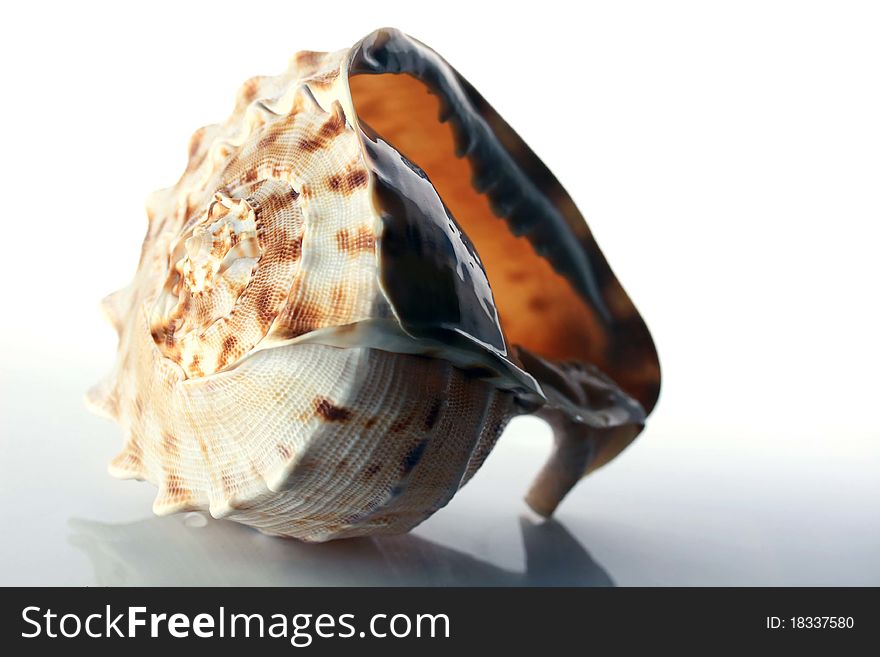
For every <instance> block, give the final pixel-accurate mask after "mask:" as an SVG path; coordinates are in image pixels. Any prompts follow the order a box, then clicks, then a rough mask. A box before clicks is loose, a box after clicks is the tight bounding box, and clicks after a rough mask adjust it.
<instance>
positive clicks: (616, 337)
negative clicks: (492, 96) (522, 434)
mask: <svg viewBox="0 0 880 657" xmlns="http://www.w3.org/2000/svg"><path fill="white" fill-rule="evenodd" d="M342 73H343V74H344V75H346V76H348V78H351V77H352V76H355V75H362V74H365V75H379V74H384V73H396V74H406V75H410V76H412V77H414V78H416V79H418V80H419V81H421V82H422V83H423V84H425V85H426V86H427V87H428V89H429V90H430V91H431V92H432V93H433V94H434V95H436V96H437V97H438V98H439V100H440V106H441V115H440V117H439V120H440V121H441V122H443V121H448V122H449V124H450V125H451V127H452V130H453V134H454V137H455V142H456V148H457V152H456V153H455V154H456V156H457V157H467V158H468V160H469V161H470V163H471V165H472V167H473V173H474V176H473V179H472V185H473V186H474V188H475V189H476V191H478V192H480V193H482V194H485V195H486V196H487V197H488V199H489V201H490V204H491V206H492V210H493V212H494V213H495V214H496V215H498V216H499V217H501V218H502V219H504V220H505V221H506V223H507V227H508V229H509V230H510V231H511V232H512V233H513V234H515V235H517V236H523V237H525V238H526V239H527V240H528V241H529V242H530V243H531V245H532V246H533V248H534V250H535V251H536V252H537V253H538V255H539V256H541V257H542V258H544V259H546V260H547V261H548V262H549V263H550V264H551V265H552V267H553V268H554V269H555V270H556V272H557V273H559V274H560V275H562V276H563V277H564V278H566V279H567V280H568V281H569V283H571V285H572V287H573V288H574V289H575V290H576V291H577V293H578V295H579V296H580V297H581V299H582V300H583V301H584V303H585V304H587V305H588V307H589V308H590V310H591V311H592V313H593V314H594V316H595V318H596V321H597V322H598V324H599V326H600V327H601V329H600V330H601V332H602V333H603V336H604V338H605V339H606V340H607V347H606V348H605V349H604V352H603V353H601V354H598V356H599V358H597V359H595V360H593V359H590V361H591V362H596V364H597V365H599V366H600V367H601V369H602V371H604V372H605V373H606V374H607V375H608V376H610V378H611V379H613V380H614V381H616V382H617V383H618V384H619V385H620V387H621V389H622V390H624V391H625V392H626V393H628V394H629V395H630V396H631V397H632V398H634V399H635V400H637V401H638V402H639V403H640V404H641V406H642V407H643V409H644V411H645V415H647V414H649V413H650V412H651V410H652V409H653V407H654V405H655V404H656V401H657V398H658V396H659V391H660V364H659V359H658V356H657V351H656V348H655V346H654V342H653V340H652V338H651V335H650V332H649V331H648V328H647V326H646V325H645V322H644V320H643V319H642V317H641V315H640V314H639V312H638V310H637V309H636V308H635V306H634V304H633V303H632V301H631V300H630V298H629V297H628V295H627V294H626V292H625V291H624V290H623V288H622V286H620V284H619V283H618V281H617V279H616V277H615V276H614V273H613V272H612V270H611V268H610V266H609V265H608V262H607V260H606V259H605V257H604V255H603V254H602V252H601V250H600V249H599V247H598V245H597V244H596V241H595V239H594V238H593V236H592V233H591V231H590V229H589V227H588V226H587V223H586V221H585V220H584V218H583V216H582V215H581V214H580V212H579V211H578V210H577V208H576V206H575V204H574V202H573V201H572V199H571V197H570V196H569V195H568V193H567V192H566V191H565V190H564V188H563V187H562V185H561V184H560V183H559V181H558V180H557V179H556V178H555V177H554V176H553V174H552V173H551V172H550V171H549V169H548V168H547V167H546V166H545V165H544V164H543V162H542V161H541V160H540V159H539V158H538V157H537V155H535V153H534V152H533V151H532V150H531V149H530V148H529V147H528V145H526V144H525V142H523V140H522V139H521V138H520V137H519V136H518V135H517V134H516V132H514V131H513V129H512V128H510V126H509V125H508V124H507V123H506V122H505V121H504V120H503V119H502V118H501V117H500V116H499V115H498V114H497V113H496V112H495V111H494V110H493V109H492V107H491V106H490V105H489V104H488V103H487V102H486V101H485V99H483V97H482V96H481V95H480V94H479V93H478V92H477V91H476V90H475V89H474V88H473V86H471V85H470V83H468V82H467V80H465V79H464V78H463V77H462V76H461V75H460V74H459V73H458V72H457V71H455V69H454V68H453V67H452V66H450V65H449V64H448V63H447V62H446V61H445V60H444V59H443V58H442V57H441V56H440V55H438V54H437V53H436V52H434V51H433V50H432V49H430V48H429V47H427V46H425V45H424V44H422V43H421V42H419V41H417V40H416V39H413V38H411V37H409V36H407V35H406V34H404V33H403V32H401V31H399V30H396V29H393V28H383V29H379V30H377V31H375V32H373V33H371V34H370V35H368V36H366V37H365V38H364V39H362V40H361V41H359V42H358V43H357V44H356V45H355V46H354V47H353V48H352V49H351V51H350V52H349V54H348V57H347V60H346V62H345V63H344V65H343V67H342ZM351 107H352V109H353V116H351V117H349V118H350V119H352V124H353V125H355V126H356V128H357V129H359V131H360V134H361V143H362V146H363V150H364V154H365V156H366V157H365V159H366V160H367V163H368V165H369V166H371V168H372V173H373V182H374V185H373V191H374V204H375V206H376V208H377V210H378V211H379V214H380V215H381V217H382V223H383V234H382V236H381V239H380V240H379V245H378V246H379V251H380V253H379V264H380V271H381V278H382V286H383V290H384V291H385V293H386V296H387V298H388V301H389V302H390V305H391V306H392V308H393V311H394V313H395V316H396V317H397V318H398V319H399V321H400V322H401V325H402V327H403V328H404V330H405V331H407V332H409V333H411V334H413V335H415V336H419V335H425V334H427V333H429V332H430V331H432V330H434V328H436V327H445V328H450V327H452V328H458V329H460V330H461V331H462V332H464V333H467V334H469V335H470V336H471V337H472V338H473V339H474V340H475V343H479V344H482V345H485V346H486V347H487V348H488V349H489V350H490V351H493V350H494V352H495V355H496V356H497V357H499V358H502V359H505V360H507V361H508V362H510V363H515V362H516V360H517V357H516V355H515V354H512V353H510V351H509V348H508V346H509V345H508V344H507V343H506V342H505V338H504V335H503V332H502V331H501V327H500V323H499V321H498V315H497V311H496V309H495V306H494V302H493V300H492V296H491V290H488V284H486V288H485V290H486V291H484V289H483V282H484V280H485V272H481V274H482V275H481V276H480V275H475V276H471V277H468V276H466V275H465V276H460V279H461V280H460V281H456V280H453V277H451V276H449V275H448V273H447V272H450V271H451V272H459V273H460V272H461V271H462V267H463V266H469V265H470V264H471V263H475V265H476V266H475V269H481V268H482V264H481V263H480V262H479V255H478V254H477V252H476V250H475V249H474V248H473V247H472V246H471V245H470V243H469V240H468V237H467V235H465V234H464V233H461V229H460V228H458V226H457V224H456V222H455V219H454V218H453V217H452V215H451V213H450V212H449V211H448V209H447V208H446V207H445V205H444V204H443V201H442V199H440V197H439V195H438V194H437V191H436V190H435V189H434V188H433V186H432V185H431V183H430V181H429V180H428V178H427V176H426V175H425V173H424V172H423V171H421V169H419V167H418V166H417V162H416V163H412V162H410V161H408V160H407V158H406V157H404V156H403V155H401V154H400V153H399V152H398V151H397V150H396V149H395V148H394V146H393V145H392V144H390V143H388V142H387V141H386V140H385V139H384V138H383V137H381V136H379V135H377V134H376V132H375V131H374V130H372V129H371V127H370V126H368V125H366V124H365V123H364V122H363V121H362V120H360V119H359V118H358V117H357V107H356V106H355V102H354V100H353V99H352V104H351ZM425 208H430V209H429V210H428V211H426V210H425ZM401 216H403V217H404V219H401ZM447 220H448V225H449V226H450V227H453V228H452V229H451V230H447V231H445V232H446V234H445V235H443V234H440V233H442V232H443V231H439V233H438V232H435V227H437V226H442V225H446V223H447ZM426 227H427V228H426ZM450 233H453V234H450ZM455 242H460V243H461V244H462V245H464V246H463V248H460V249H454V248H449V244H450V243H455ZM441 246H445V248H440V247H441ZM408 250H409V251H408ZM413 253H416V254H418V256H417V257H413V256H412V254H413ZM408 254H409V257H408ZM444 269H445V270H446V271H444ZM414 279H417V280H418V282H419V285H415V286H413V285H411V283H412V281H413V280H414ZM423 283H424V284H425V285H426V286H427V287H426V288H423V287H421V286H422V284H423ZM468 285H470V286H471V287H472V288H473V289H470V290H468V289H466V288H467V287H468ZM395 286H397V287H395ZM416 288H418V291H417V293H413V290H414V289H416ZM425 290H427V292H425ZM456 295H457V298H456ZM517 367H518V368H519V369H522V363H518V364H517ZM526 369H527V368H526Z"/></svg>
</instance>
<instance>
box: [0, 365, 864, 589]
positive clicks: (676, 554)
mask: <svg viewBox="0 0 880 657" xmlns="http://www.w3.org/2000/svg"><path fill="white" fill-rule="evenodd" d="M49 353H51V352H47V353H46V355H48V354H49ZM56 356H57V358H53V359H51V360H52V361H53V362H55V363H57V364H58V367H57V368H56V367H54V366H53V367H51V368H47V369H44V370H41V369H37V370H36V371H34V370H33V368H30V369H28V368H24V367H22V368H15V369H13V370H7V371H4V379H3V389H2V399H3V404H4V405H3V415H4V426H3V444H2V450H3V472H2V476H3V480H4V490H5V491H11V494H9V493H7V494H5V495H4V496H3V498H2V510H3V518H4V519H3V522H4V528H3V533H4V540H3V541H0V583H2V584H7V585H8V584H19V585H32V584H53V585H56V584H72V585H158V584H181V585H195V584H205V585H225V584H229V585H245V584H254V585H297V584H300V585H305V584H311V585H323V584H326V585H339V584H357V585H361V584H362V585H380V584H384V585H411V584H428V585H435V584H436V585H455V584H458V585H532V584H554V585H669V584H682V585H709V584H722V585H745V584H756V585H777V584H794V585H801V584H817V585H859V584H874V585H877V584H880V560H878V555H880V530H878V526H880V522H878V500H880V480H878V477H877V473H878V471H880V468H878V466H880V450H878V445H877V442H876V440H873V439H872V438H871V437H870V436H867V435H866V436H858V435H856V434H854V433H850V434H849V435H845V434H839V435H837V436H834V439H833V440H825V439H824V438H822V437H810V436H809V435H792V436H781V435H775V436H774V435H772V434H763V435H762V434H760V433H755V434H754V435H747V434H743V433H737V432H735V431H730V430H725V429H724V428H723V427H716V428H715V429H714V433H710V432H709V431H706V432H705V433H702V434H701V433H700V432H698V431H696V430H694V429H690V431H689V432H688V433H684V432H683V431H682V430H681V429H680V428H676V426H677V425H678V423H676V422H671V421H670V420H669V415H670V414H671V411H670V412H669V413H667V412H666V411H665V410H664V405H663V404H661V406H660V407H659V410H658V413H657V415H656V417H655V418H654V422H653V423H652V424H651V425H650V427H649V429H648V430H647V432H646V433H645V434H644V435H643V436H642V437H641V438H639V439H638V440H637V441H636V442H635V443H634V444H633V446H632V447H630V448H629V449H628V450H626V451H625V452H624V453H623V454H622V455H621V456H620V457H619V458H618V459H617V460H616V461H614V462H613V463H611V464H610V465H608V466H607V467H606V468H604V469H603V470H600V471H599V472H597V473H596V474H595V475H594V476H591V477H589V478H587V479H585V480H584V481H583V482H581V483H580V484H579V486H578V487H577V488H576V489H575V490H574V492H573V493H572V494H571V495H570V496H569V497H568V498H567V499H566V500H565V501H564V503H563V505H562V506H561V508H560V509H559V512H558V516H557V519H556V521H554V522H552V523H544V524H542V523H540V522H537V521H535V520H533V519H532V518H531V516H529V514H528V511H527V509H526V507H525V506H524V504H523V503H522V502H521V499H520V498H521V496H522V494H523V492H524V491H525V489H526V486H527V484H528V482H529V478H530V477H531V476H532V475H533V474H534V473H535V472H536V470H537V468H538V465H539V463H540V462H541V459H542V458H543V457H544V455H545V453H546V450H547V449H548V447H549V440H550V437H549V430H548V429H547V428H546V427H545V425H544V424H543V423H542V422H540V421H539V420H536V419H532V418H521V419H519V420H516V421H515V422H514V423H513V424H512V425H511V427H510V428H509V429H508V431H507V432H506V433H505V435H504V436H503V437H502V440H501V442H500V444H499V446H498V448H497V449H496V451H495V452H494V453H493V454H492V456H491V457H490V458H489V461H488V463H487V464H486V466H485V467H484V468H483V470H481V471H480V472H479V473H478V475H477V476H476V477H475V479H474V480H473V481H472V482H471V483H470V484H469V485H468V486H467V487H465V488H464V489H463V490H462V491H461V492H460V493H459V494H458V495H457V496H456V497H455V498H454V499H453V501H452V503H451V504H450V505H449V506H448V507H446V508H445V509H443V510H441V511H440V512H438V513H437V514H436V515H435V516H433V517H432V518H431V519H430V520H428V521H427V522H425V523H424V524H422V525H421V526H420V527H418V528H417V529H416V530H415V531H414V532H413V533H412V534H411V535H408V536H402V537H392V538H376V539H357V540H352V541H344V542H336V543H329V544H322V545H307V544H303V543H299V542H297V541H293V540H285V539H278V538H271V537H267V536H263V535H261V534H259V533H258V532H256V531H253V530H251V529H249V528H246V527H243V526H239V525H236V524H233V523H230V522H226V521H217V520H213V519H208V520H206V519H205V516H202V515H200V514H189V515H180V516H173V517H166V518H155V517H150V512H149V509H150V504H151V501H152V496H153V494H154V491H153V488H152V486H150V485H149V484H146V483H139V482H130V481H116V480H114V479H112V478H110V477H109V476H108V475H107V474H106V472H105V464H106V462H107V460H109V458H110V457H111V456H112V455H113V453H114V450H115V449H116V448H118V446H119V444H120V442H121V436H120V435H119V431H118V429H117V428H116V427H115V426H114V425H113V424H111V423H110V422H108V421H105V420H102V419H100V418H96V417H93V416H91V415H89V414H88V412H87V411H86V410H85V409H84V408H83V406H82V404H81V399H80V393H81V391H82V389H83V388H84V387H86V385H87V383H88V382H90V380H91V378H92V377H93V376H94V375H96V374H97V373H98V372H96V371H92V370H93V369H94V368H93V367H91V366H89V365H88V364H87V363H83V362H79V361H77V359H76V358H75V357H70V356H68V357H63V356H62V355H61V354H56ZM7 374H12V376H6V375H7ZM670 397H671V398H672V399H673V400H674V397H675V396H674V395H672V394H670ZM38 399H46V400H51V408H46V409H41V408H36V407H35V406H34V403H35V400H38ZM669 406H672V402H670V403H669Z"/></svg>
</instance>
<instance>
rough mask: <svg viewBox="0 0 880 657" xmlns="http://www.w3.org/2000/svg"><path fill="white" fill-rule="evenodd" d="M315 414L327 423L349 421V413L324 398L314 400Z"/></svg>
mask: <svg viewBox="0 0 880 657" xmlns="http://www.w3.org/2000/svg"><path fill="white" fill-rule="evenodd" d="M315 414H316V415H317V416H319V417H320V418H322V419H324V420H326V421H327V422H346V421H348V420H350V419H351V411H350V410H348V409H346V408H343V407H341V406H337V405H336V404H334V403H333V402H332V401H330V400H329V399H327V398H326V397H319V398H318V399H315Z"/></svg>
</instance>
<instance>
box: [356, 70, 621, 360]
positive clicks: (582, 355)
mask: <svg viewBox="0 0 880 657" xmlns="http://www.w3.org/2000/svg"><path fill="white" fill-rule="evenodd" d="M350 84H351V93H352V97H353V100H354V105H355V110H356V112H357V114H358V117H359V118H360V119H361V120H362V121H364V122H365V123H366V124H367V125H369V126H370V127H371V128H373V130H375V131H376V132H377V133H378V134H379V135H380V136H381V137H382V138H383V139H385V140H386V141H388V142H389V143H390V144H391V145H392V146H394V147H395V148H396V149H397V150H398V151H400V152H401V153H402V154H403V155H405V156H406V157H407V159H409V160H410V161H412V162H414V163H415V164H417V165H418V166H419V167H421V168H422V169H423V170H424V171H425V172H426V173H427V174H428V177H429V178H430V180H431V182H432V183H433V185H434V187H435V189H436V190H437V192H438V193H439V195H440V198H442V199H443V201H444V203H445V204H446V206H447V207H448V208H449V210H450V211H451V213H452V215H453V216H454V217H455V219H456V221H457V222H458V224H459V226H460V227H461V229H462V230H463V231H464V232H465V234H466V235H467V236H468V237H469V238H470V240H471V242H472V243H473V245H474V248H475V249H476V250H477V253H478V254H479V256H480V259H481V260H482V262H483V266H484V267H485V269H486V273H487V275H488V277H489V284H490V285H491V287H492V293H493V295H494V298H495V304H496V307H497V309H498V313H499V315H500V318H501V326H502V329H503V331H504V333H505V336H506V338H507V341H508V344H510V345H520V346H523V347H525V348H526V349H528V350H529V351H532V352H533V353H536V354H538V355H540V356H543V357H545V358H549V359H553V360H572V359H573V360H581V361H595V360H597V357H598V356H599V354H601V353H602V349H603V347H604V344H601V341H602V332H601V330H600V329H599V325H598V322H597V320H596V317H595V316H594V314H593V312H592V311H591V310H590V308H589V306H588V305H587V304H586V303H585V302H584V301H583V299H582V298H581V296H580V295H579V294H578V293H577V291H576V290H575V289H574V288H573V287H572V285H571V283H569V282H568V280H566V279H565V278H564V277H562V276H561V275H559V274H558V273H556V271H555V270H554V269H553V267H552V265H551V264H550V263H549V262H548V261H547V260H545V259H544V258H542V257H540V256H539V255H538V254H537V253H536V252H535V250H534V248H533V247H532V245H531V244H530V243H529V241H528V240H527V239H526V238H524V237H517V236H516V235H514V234H513V233H512V232H511V231H510V229H509V228H508V227H507V224H506V222H505V221H504V220H503V219H501V218H499V217H497V216H496V215H495V214H494V213H493V212H492V209H491V207H490V205H489V199H488V198H487V197H486V196H485V195H483V194H480V193H478V192H477V191H476V190H475V189H474V188H473V186H472V185H471V176H472V166H471V163H470V162H469V161H468V160H467V158H457V157H455V142H454V136H453V132H452V128H451V126H450V125H449V123H441V122H440V121H439V120H438V118H437V117H438V115H439V111H440V100H439V98H437V97H436V96H434V95H432V94H430V93H429V92H428V87H426V86H425V85H424V83H422V82H420V81H419V80H417V79H416V78H414V77H412V76H409V75H406V74H381V75H357V76H352V78H351V80H350Z"/></svg>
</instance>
